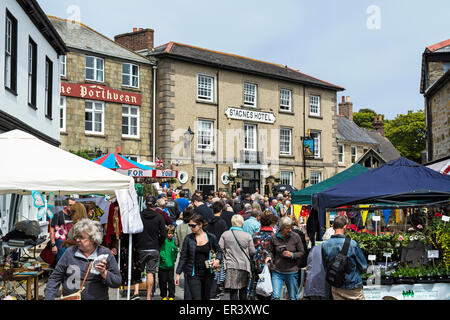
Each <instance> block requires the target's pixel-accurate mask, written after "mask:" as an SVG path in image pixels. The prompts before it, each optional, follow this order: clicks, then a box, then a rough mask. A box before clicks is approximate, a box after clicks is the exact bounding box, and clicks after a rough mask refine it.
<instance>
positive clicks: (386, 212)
mask: <svg viewBox="0 0 450 320" xmlns="http://www.w3.org/2000/svg"><path fill="white" fill-rule="evenodd" d="M383 216H384V224H385V225H386V226H387V225H388V221H389V217H390V216H391V209H384V210H383Z"/></svg>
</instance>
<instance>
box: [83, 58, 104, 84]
mask: <svg viewBox="0 0 450 320" xmlns="http://www.w3.org/2000/svg"><path fill="white" fill-rule="evenodd" d="M103 70H104V61H103V59H102V58H97V57H92V56H86V80H93V81H99V82H103V78H104V77H103V73H104V71H103Z"/></svg>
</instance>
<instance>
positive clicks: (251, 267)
mask: <svg viewBox="0 0 450 320" xmlns="http://www.w3.org/2000/svg"><path fill="white" fill-rule="evenodd" d="M231 233H232V234H233V236H234V239H235V240H236V242H237V244H238V246H239V248H240V249H241V250H242V252H243V253H244V255H245V256H246V257H247V259H248V261H250V269H251V270H252V273H255V272H256V265H255V261H253V259H250V257H249V256H248V255H247V253H246V252H245V250H244V248H242V246H241V244H240V243H239V240H238V239H237V238H236V235H235V234H234V230H231Z"/></svg>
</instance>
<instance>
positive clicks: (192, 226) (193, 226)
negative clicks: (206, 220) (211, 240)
mask: <svg viewBox="0 0 450 320" xmlns="http://www.w3.org/2000/svg"><path fill="white" fill-rule="evenodd" d="M188 226H189V227H191V228H195V227H196V226H197V224H188Z"/></svg>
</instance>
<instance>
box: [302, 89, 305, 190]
mask: <svg viewBox="0 0 450 320" xmlns="http://www.w3.org/2000/svg"><path fill="white" fill-rule="evenodd" d="M305 137H306V88H305V85H303V141H302V153H303V181H302V185H303V188H305V186H306V183H305V182H304V181H306V159H305V147H304V143H305Z"/></svg>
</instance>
